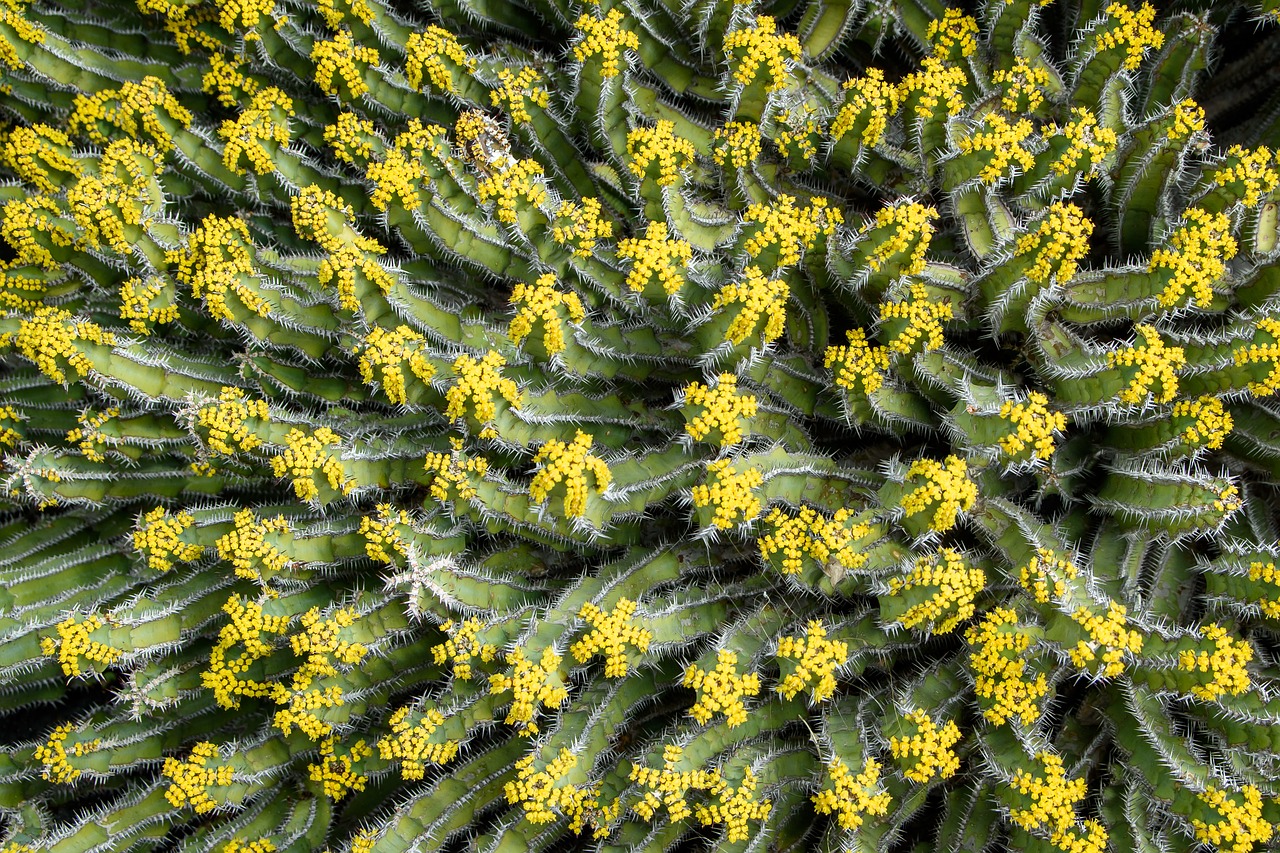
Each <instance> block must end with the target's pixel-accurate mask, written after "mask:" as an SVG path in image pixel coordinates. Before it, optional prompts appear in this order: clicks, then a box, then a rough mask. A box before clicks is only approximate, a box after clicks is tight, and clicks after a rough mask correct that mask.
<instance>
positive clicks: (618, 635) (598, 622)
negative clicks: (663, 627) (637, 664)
mask: <svg viewBox="0 0 1280 853" xmlns="http://www.w3.org/2000/svg"><path fill="white" fill-rule="evenodd" d="M635 613H636V603H635V602H634V601H632V600H630V599H627V598H620V599H618V603H617V604H615V605H614V606H613V610H612V611H609V612H605V611H603V610H601V609H600V608H599V607H597V606H596V605H595V604H593V603H591V602H590V601H588V602H587V603H586V604H584V605H582V608H581V609H580V610H579V611H578V618H579V619H584V620H586V622H587V624H589V625H590V626H591V630H590V631H588V632H587V633H586V634H585V635H583V636H582V638H581V639H579V640H578V641H577V642H576V643H574V644H573V645H572V646H570V647H569V653H570V654H572V655H573V657H574V659H575V660H577V661H578V663H585V662H586V661H587V660H589V659H590V658H591V657H593V656H594V655H596V654H603V655H604V659H605V660H604V675H605V678H622V677H623V676H625V675H626V674H627V651H626V649H625V648H624V647H625V646H634V647H635V648H636V649H637V650H638V651H639V652H640V653H641V654H644V653H645V652H647V651H648V650H649V644H650V643H652V642H653V632H652V631H650V630H648V629H647V628H641V627H640V626H638V625H633V624H631V620H632V617H634V616H635Z"/></svg>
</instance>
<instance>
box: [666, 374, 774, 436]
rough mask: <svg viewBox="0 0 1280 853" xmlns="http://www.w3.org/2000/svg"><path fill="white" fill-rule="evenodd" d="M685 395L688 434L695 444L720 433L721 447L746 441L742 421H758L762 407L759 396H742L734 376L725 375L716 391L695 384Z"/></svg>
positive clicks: (688, 388)
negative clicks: (759, 407) (757, 398)
mask: <svg viewBox="0 0 1280 853" xmlns="http://www.w3.org/2000/svg"><path fill="white" fill-rule="evenodd" d="M681 394H682V395H683V396H684V405H685V420H686V421H687V423H686V424H685V428H684V429H685V432H686V433H688V434H689V437H690V438H692V439H693V440H694V441H702V440H704V439H706V438H707V437H708V436H710V435H711V434H712V433H717V432H718V433H719V442H720V446H721V447H732V446H733V445H735V444H738V443H739V442H741V441H742V438H743V432H742V421H743V420H747V419H750V418H754V417H755V416H756V411H757V407H758V405H759V404H758V401H757V400H756V398H755V395H753V394H739V393H738V377H737V376H735V375H734V374H732V373H721V374H720V376H719V377H718V379H717V383H716V386H715V387H714V388H711V387H708V386H706V385H703V384H702V383H700V382H691V383H689V384H688V385H686V386H685V387H684V389H683V390H682V391H681ZM693 407H699V408H700V409H701V411H698V409H696V408H693ZM691 409H692V410H691ZM695 412H696V414H695Z"/></svg>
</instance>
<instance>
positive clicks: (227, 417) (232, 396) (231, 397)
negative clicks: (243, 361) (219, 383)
mask: <svg viewBox="0 0 1280 853" xmlns="http://www.w3.org/2000/svg"><path fill="white" fill-rule="evenodd" d="M250 420H256V421H258V422H260V423H269V422H270V421H271V411H270V409H269V408H268V407H267V401H266V400H249V399H246V398H245V396H244V391H242V390H241V389H239V388H235V387H231V386H224V387H223V389H222V392H221V393H220V394H219V395H218V402H216V403H210V404H209V405H207V406H201V407H200V408H199V409H198V410H197V411H196V416H195V425H196V427H197V428H198V429H199V430H200V432H201V435H202V436H204V440H205V443H206V444H207V445H208V446H209V449H210V450H212V451H213V452H214V453H221V454H223V455H225V456H232V455H234V454H235V452H236V451H237V450H246V451H247V450H253V449H254V448H257V447H259V446H261V445H262V439H261V438H259V437H258V435H257V433H255V432H254V431H253V430H252V429H250V428H249V424H248V421H250Z"/></svg>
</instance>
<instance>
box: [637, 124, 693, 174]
mask: <svg viewBox="0 0 1280 853" xmlns="http://www.w3.org/2000/svg"><path fill="white" fill-rule="evenodd" d="M693 155H694V149H693V143H692V142H690V141H689V140H687V139H684V138H683V137H679V136H676V124H675V122H673V121H668V120H667V119H662V120H660V121H658V122H657V123H656V124H655V125H654V126H653V127H637V128H634V129H632V130H631V132H629V133H628V134H627V168H628V169H630V170H631V174H633V175H635V176H636V177H637V178H641V179H643V178H644V177H645V176H646V175H647V174H648V173H649V166H650V164H651V163H656V164H657V166H658V175H657V182H658V186H660V187H669V186H672V185H674V184H675V182H676V181H677V179H678V178H679V173H680V170H681V169H683V168H684V167H685V166H687V165H689V163H691V162H692V161H693Z"/></svg>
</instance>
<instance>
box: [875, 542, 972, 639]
mask: <svg viewBox="0 0 1280 853" xmlns="http://www.w3.org/2000/svg"><path fill="white" fill-rule="evenodd" d="M986 586H987V575H986V572H984V571H983V570H982V569H980V568H978V567H977V566H969V565H966V564H965V559H964V555H963V554H961V553H960V552H959V551H957V550H955V549H954V548H939V549H938V550H937V551H935V552H934V553H932V554H925V555H923V556H921V557H917V558H916V561H915V563H913V564H912V567H911V571H910V572H908V573H907V574H906V575H904V576H902V577H894V578H890V579H889V593H890V594H891V595H894V596H898V595H902V594H903V593H906V592H910V591H911V590H916V589H922V590H932V591H933V592H932V594H931V595H929V596H928V597H927V598H926V599H924V600H923V601H921V602H920V603H918V604H913V605H912V606H911V607H909V608H907V610H906V611H905V612H904V613H902V614H901V615H900V616H898V619H897V621H898V622H901V623H902V625H903V627H906V628H918V627H921V626H925V627H924V629H925V630H927V631H928V632H929V633H931V634H949V633H951V632H952V631H954V630H955V629H956V628H958V627H959V626H960V623H961V622H963V621H965V620H966V619H968V618H969V617H970V616H972V615H973V613H974V600H975V599H976V598H977V596H978V593H980V592H982V591H983V590H984V589H986ZM918 597H919V596H918V595H917V596H912V598H913V599H915V598H918Z"/></svg>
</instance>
